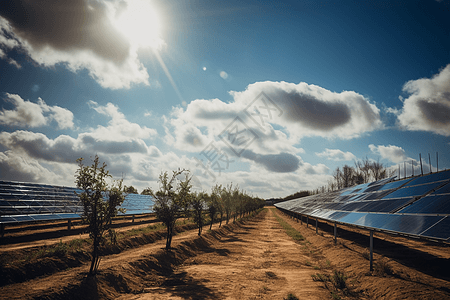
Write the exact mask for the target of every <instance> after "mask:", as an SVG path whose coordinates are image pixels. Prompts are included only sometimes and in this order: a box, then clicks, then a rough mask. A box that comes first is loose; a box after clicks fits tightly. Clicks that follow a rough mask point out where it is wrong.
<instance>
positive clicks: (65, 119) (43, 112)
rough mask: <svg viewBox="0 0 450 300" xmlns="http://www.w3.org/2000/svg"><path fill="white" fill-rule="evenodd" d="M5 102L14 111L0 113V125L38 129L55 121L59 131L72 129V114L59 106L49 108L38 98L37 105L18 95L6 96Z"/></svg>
mask: <svg viewBox="0 0 450 300" xmlns="http://www.w3.org/2000/svg"><path fill="white" fill-rule="evenodd" d="M6 97H7V98H6V99H5V100H6V101H8V102H11V103H12V104H13V105H14V106H15V109H14V110H5V109H3V110H2V111H0V124H5V125H9V126H22V127H40V126H45V125H48V123H50V122H51V121H53V120H54V121H56V123H57V124H58V128H59V129H65V128H73V114H72V112H71V111H69V110H68V109H65V108H62V107H59V106H49V105H47V104H46V103H45V101H44V100H42V99H41V98H38V103H33V102H30V101H28V100H26V101H25V100H23V99H22V98H21V97H20V96H19V95H14V94H6Z"/></svg>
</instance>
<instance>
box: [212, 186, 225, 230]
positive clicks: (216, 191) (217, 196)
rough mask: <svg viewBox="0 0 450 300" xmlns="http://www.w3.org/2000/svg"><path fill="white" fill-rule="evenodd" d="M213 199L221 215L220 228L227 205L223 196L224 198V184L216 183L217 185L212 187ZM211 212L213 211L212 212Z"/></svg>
mask: <svg viewBox="0 0 450 300" xmlns="http://www.w3.org/2000/svg"><path fill="white" fill-rule="evenodd" d="M211 200H212V201H213V202H215V203H216V206H217V213H218V214H219V216H220V221H219V228H220V227H222V219H223V215H224V213H225V205H224V202H223V198H222V185H221V184H216V185H215V186H213V187H212V189H211ZM210 214H211V212H210ZM211 227H212V220H211V226H210V229H211Z"/></svg>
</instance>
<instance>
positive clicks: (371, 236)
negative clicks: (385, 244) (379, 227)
mask: <svg viewBox="0 0 450 300" xmlns="http://www.w3.org/2000/svg"><path fill="white" fill-rule="evenodd" d="M369 260H370V271H371V272H372V271H373V230H370V256H369Z"/></svg>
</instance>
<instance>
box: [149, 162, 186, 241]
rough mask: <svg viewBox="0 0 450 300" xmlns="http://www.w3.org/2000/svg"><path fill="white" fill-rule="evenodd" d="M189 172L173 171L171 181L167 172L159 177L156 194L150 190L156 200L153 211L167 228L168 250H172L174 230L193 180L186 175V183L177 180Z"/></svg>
mask: <svg viewBox="0 0 450 300" xmlns="http://www.w3.org/2000/svg"><path fill="white" fill-rule="evenodd" d="M185 172H189V171H187V170H178V171H173V174H172V177H171V178H170V179H169V175H168V174H167V172H164V173H162V174H161V175H160V176H159V182H160V187H159V190H158V191H157V192H156V193H154V192H153V191H152V190H151V189H149V191H148V192H149V193H150V195H151V196H153V198H154V205H153V210H154V211H155V214H156V218H157V219H158V220H159V221H161V222H163V223H164V224H165V225H166V227H167V240H166V249H167V250H169V249H170V245H171V243H172V236H173V230H174V228H175V223H176V221H177V219H178V218H180V217H181V211H182V205H181V203H182V202H183V201H185V198H186V197H188V196H189V192H190V189H191V185H190V181H191V178H190V177H189V176H188V175H187V174H186V179H185V180H184V181H179V180H178V179H177V177H178V176H180V175H181V174H183V173H185Z"/></svg>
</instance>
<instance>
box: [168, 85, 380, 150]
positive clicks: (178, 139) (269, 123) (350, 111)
mask: <svg viewBox="0 0 450 300" xmlns="http://www.w3.org/2000/svg"><path fill="white" fill-rule="evenodd" d="M230 94H231V95H232V97H233V100H234V101H231V102H228V103H227V102H224V101H222V100H220V99H212V100H205V99H198V100H194V101H192V102H191V103H189V104H188V105H187V107H186V108H185V109H184V108H182V107H176V108H174V109H173V111H172V114H171V116H170V118H169V119H167V128H166V137H167V139H168V140H172V141H173V142H172V144H173V145H174V146H176V147H177V148H178V149H183V150H188V151H192V152H195V151H201V150H202V148H203V147H206V145H208V144H209V143H210V142H211V141H214V140H218V139H219V138H221V139H222V140H223V139H224V138H223V135H224V134H223V131H224V130H225V131H226V130H227V129H229V128H230V126H231V128H232V129H235V131H236V132H239V133H241V132H251V133H252V135H253V136H254V137H255V138H254V141H253V142H252V143H251V145H248V147H246V148H247V149H249V150H252V151H254V152H255V153H259V154H262V155H267V154H279V153H298V152H302V151H303V150H302V149H301V148H298V143H299V142H300V141H301V138H302V137H305V136H321V137H326V138H341V139H350V138H355V137H358V136H360V135H361V134H364V133H365V132H370V131H372V130H376V129H378V128H381V127H382V122H381V120H380V114H379V109H378V108H377V107H376V105H375V104H372V103H370V102H369V100H368V99H366V98H364V97H363V96H362V95H359V94H357V93H355V92H348V91H346V92H341V93H334V92H331V91H328V90H326V89H324V88H321V87H318V86H315V85H308V84H306V83H299V84H293V83H286V82H257V83H254V84H251V85H249V86H248V87H247V89H246V90H245V91H243V92H230ZM237 118H238V119H237ZM230 130H231V129H230ZM225 135H226V134H225ZM294 145H296V146H297V147H294ZM237 152H238V153H239V151H237Z"/></svg>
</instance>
